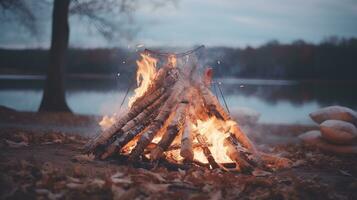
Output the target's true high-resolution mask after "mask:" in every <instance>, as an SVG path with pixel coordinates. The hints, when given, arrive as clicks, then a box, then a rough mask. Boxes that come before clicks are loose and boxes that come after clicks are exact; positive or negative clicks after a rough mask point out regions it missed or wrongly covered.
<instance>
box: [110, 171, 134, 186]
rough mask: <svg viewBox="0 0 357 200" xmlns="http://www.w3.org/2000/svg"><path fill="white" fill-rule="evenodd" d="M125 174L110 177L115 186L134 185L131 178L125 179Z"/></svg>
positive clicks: (119, 173)
mask: <svg viewBox="0 0 357 200" xmlns="http://www.w3.org/2000/svg"><path fill="white" fill-rule="evenodd" d="M123 175H124V174H123V173H121V172H117V173H115V174H114V175H112V176H111V177H110V180H111V181H112V183H114V184H131V183H133V182H132V181H131V179H130V177H123Z"/></svg>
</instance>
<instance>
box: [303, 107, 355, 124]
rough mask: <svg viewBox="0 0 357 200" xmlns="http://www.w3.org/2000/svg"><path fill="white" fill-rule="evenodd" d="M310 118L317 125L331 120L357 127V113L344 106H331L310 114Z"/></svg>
mask: <svg viewBox="0 0 357 200" xmlns="http://www.w3.org/2000/svg"><path fill="white" fill-rule="evenodd" d="M310 117H311V119H312V120H314V121H315V122H317V123H322V122H324V121H326V120H329V119H335V120H342V121H346V122H351V123H353V124H355V125H357V113H356V111H354V110H352V109H350V108H347V107H343V106H329V107H325V108H322V109H320V110H317V111H315V112H312V113H310Z"/></svg>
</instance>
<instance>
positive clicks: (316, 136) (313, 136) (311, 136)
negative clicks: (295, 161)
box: [299, 130, 357, 154]
mask: <svg viewBox="0 0 357 200" xmlns="http://www.w3.org/2000/svg"><path fill="white" fill-rule="evenodd" d="M299 138H300V139H301V140H302V141H303V142H305V143H306V144H307V145H310V146H314V147H317V148H319V149H321V150H322V151H326V152H330V153H336V154H357V145H343V146H342V145H335V144H330V143H328V142H327V141H325V140H324V139H323V138H322V137H321V132H320V131H317V130H315V131H308V132H306V133H304V134H302V135H299Z"/></svg>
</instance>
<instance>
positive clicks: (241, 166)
mask: <svg viewBox="0 0 357 200" xmlns="http://www.w3.org/2000/svg"><path fill="white" fill-rule="evenodd" d="M232 140H234V137H232V136H229V137H227V138H225V139H224V146H225V147H226V154H227V156H228V157H229V158H230V159H232V160H233V161H234V162H236V164H237V169H238V170H239V171H241V172H251V171H252V169H253V166H252V165H251V164H250V163H249V162H248V155H247V154H248V153H249V152H247V151H246V150H245V149H244V148H241V147H239V146H238V145H237V144H235V142H234V141H232Z"/></svg>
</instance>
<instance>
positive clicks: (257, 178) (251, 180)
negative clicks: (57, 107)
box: [0, 108, 357, 199]
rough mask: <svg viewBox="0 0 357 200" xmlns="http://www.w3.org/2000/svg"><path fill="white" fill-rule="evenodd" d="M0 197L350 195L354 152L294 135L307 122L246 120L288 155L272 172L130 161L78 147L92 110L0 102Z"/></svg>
mask: <svg viewBox="0 0 357 200" xmlns="http://www.w3.org/2000/svg"><path fill="white" fill-rule="evenodd" d="M0 110H1V111H0V149H1V151H0V152H1V153H0V154H1V155H0V198H1V199H82V198H83V199H84V198H85V199H357V158H356V157H355V156H346V155H345V156H342V155H331V154H326V153H323V152H320V151H319V150H317V149H313V148H311V147H307V146H305V145H303V144H301V143H300V142H299V141H298V140H297V139H296V136H297V135H299V134H301V133H303V132H304V131H306V130H311V129H314V128H315V127H313V126H301V125H269V124H264V125H262V124H260V125H255V126H250V127H245V128H244V129H245V130H247V131H248V132H249V133H250V134H249V136H250V137H251V138H252V139H253V141H254V142H255V143H256V144H257V146H258V148H260V149H262V150H263V151H265V152H270V153H273V154H276V155H280V156H283V157H286V158H289V159H291V160H292V162H293V165H292V166H291V167H290V168H288V169H284V170H279V171H275V172H271V173H264V174H256V175H245V174H239V173H229V172H222V171H220V170H208V169H206V168H202V167H197V166H193V167H191V168H190V169H186V170H184V169H172V168H170V169H168V168H167V167H166V166H165V165H164V164H160V163H159V165H158V166H157V167H156V168H148V167H137V166H135V167H134V166H133V165H132V164H131V163H127V162H125V161H123V160H117V159H111V160H108V161H99V160H95V159H93V158H92V157H90V156H83V155H82V154H81V150H82V147H83V144H84V143H85V142H86V141H87V140H88V137H91V136H93V134H95V132H96V131H97V130H98V126H97V125H96V124H97V121H98V117H95V116H78V115H71V114H58V113H57V114H46V113H42V114H36V113H20V112H14V111H12V110H8V109H5V108H1V109H0Z"/></svg>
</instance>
